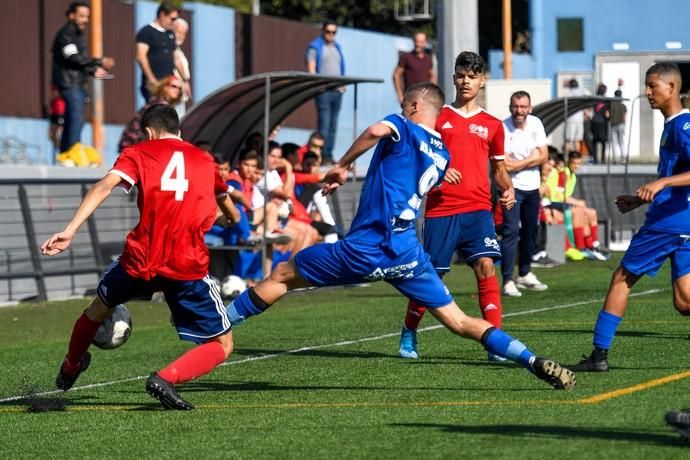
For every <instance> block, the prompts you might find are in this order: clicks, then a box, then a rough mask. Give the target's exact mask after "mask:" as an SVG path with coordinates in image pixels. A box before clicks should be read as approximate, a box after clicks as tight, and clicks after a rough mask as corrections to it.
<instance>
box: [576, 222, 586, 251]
mask: <svg viewBox="0 0 690 460" xmlns="http://www.w3.org/2000/svg"><path fill="white" fill-rule="evenodd" d="M573 236H574V237H575V247H576V248H578V249H584V248H585V247H586V246H585V229H584V228H582V227H577V228H573Z"/></svg>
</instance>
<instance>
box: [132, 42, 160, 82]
mask: <svg viewBox="0 0 690 460" xmlns="http://www.w3.org/2000/svg"><path fill="white" fill-rule="evenodd" d="M148 52H149V45H147V44H146V43H141V42H139V43H137V49H136V59H137V62H138V63H139V65H140V66H141V71H142V72H143V73H144V76H145V77H146V80H147V81H156V76H155V75H154V74H153V70H151V64H149V57H148Z"/></svg>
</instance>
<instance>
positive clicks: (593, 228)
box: [587, 224, 599, 247]
mask: <svg viewBox="0 0 690 460" xmlns="http://www.w3.org/2000/svg"><path fill="white" fill-rule="evenodd" d="M589 228H590V232H591V233H590V235H591V236H592V242H597V241H599V228H598V227H597V224H594V225H590V226H589ZM587 247H592V246H587Z"/></svg>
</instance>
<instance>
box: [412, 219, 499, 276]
mask: <svg viewBox="0 0 690 460" xmlns="http://www.w3.org/2000/svg"><path fill="white" fill-rule="evenodd" d="M456 249H459V250H460V252H461V253H462V256H463V258H464V259H465V261H466V262H467V265H472V264H473V263H474V261H475V260H477V259H479V258H480V257H490V258H492V259H493V260H500V258H501V247H500V246H499V245H498V239H497V238H496V227H495V226H494V219H493V217H492V216H491V213H490V212H489V211H473V212H466V213H462V214H455V215H453V216H445V217H427V218H426V220H425V221H424V250H425V251H426V252H428V253H429V255H430V256H431V262H432V264H433V265H434V267H435V268H436V270H437V271H439V272H441V273H445V272H448V271H450V262H451V260H452V258H453V253H454V252H455V250H456Z"/></svg>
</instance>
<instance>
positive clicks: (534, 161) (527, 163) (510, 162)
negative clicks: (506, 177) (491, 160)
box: [504, 145, 549, 173]
mask: <svg viewBox="0 0 690 460" xmlns="http://www.w3.org/2000/svg"><path fill="white" fill-rule="evenodd" d="M548 158H549V150H548V148H547V147H546V146H545V145H542V146H540V147H536V148H534V149H533V150H532V152H531V153H530V156H528V157H527V158H525V159H524V160H514V159H512V158H510V157H509V156H508V155H507V154H506V157H505V160H504V162H505V166H506V170H507V171H508V172H509V173H510V172H518V171H522V170H523V169H529V168H535V167H537V166H541V165H543V164H544V163H546V160H547V159H548Z"/></svg>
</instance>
